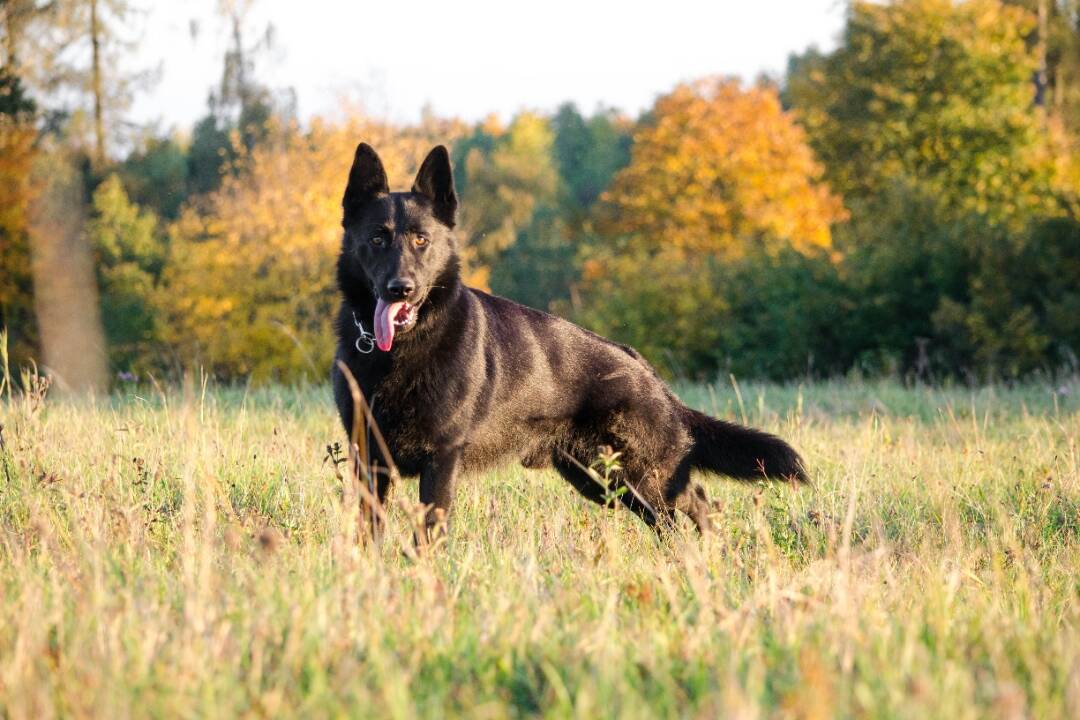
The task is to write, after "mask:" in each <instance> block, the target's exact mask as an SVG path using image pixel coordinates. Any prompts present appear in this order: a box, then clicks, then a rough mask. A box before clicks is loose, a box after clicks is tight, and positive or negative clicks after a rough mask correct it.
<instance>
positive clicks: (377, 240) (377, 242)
mask: <svg viewBox="0 0 1080 720" xmlns="http://www.w3.org/2000/svg"><path fill="white" fill-rule="evenodd" d="M383 242H384V239H383V236H382V235H372V236H371V244H372V245H374V246H375V247H382V244H383Z"/></svg>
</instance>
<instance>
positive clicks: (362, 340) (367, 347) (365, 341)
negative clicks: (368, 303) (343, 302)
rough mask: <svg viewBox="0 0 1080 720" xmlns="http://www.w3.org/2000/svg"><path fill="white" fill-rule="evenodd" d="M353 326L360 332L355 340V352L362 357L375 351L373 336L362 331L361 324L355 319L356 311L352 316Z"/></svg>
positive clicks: (362, 326)
mask: <svg viewBox="0 0 1080 720" xmlns="http://www.w3.org/2000/svg"><path fill="white" fill-rule="evenodd" d="M352 321H353V324H354V325H356V329H357V330H359V331H360V337H358V338H356V343H355V345H356V352H358V353H361V354H363V355H367V354H369V353H370V352H371V351H372V350H374V349H375V336H374V335H372V334H371V333H369V332H368V331H367V330H365V329H364V325H363V323H361V322H360V320H359V318H357V317H356V311H355V310H354V311H353V314H352Z"/></svg>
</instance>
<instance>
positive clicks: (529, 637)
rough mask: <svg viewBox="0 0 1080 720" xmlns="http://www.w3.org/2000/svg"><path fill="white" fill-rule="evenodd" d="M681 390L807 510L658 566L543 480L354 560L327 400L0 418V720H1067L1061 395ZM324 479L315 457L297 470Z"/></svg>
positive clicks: (619, 525)
mask: <svg viewBox="0 0 1080 720" xmlns="http://www.w3.org/2000/svg"><path fill="white" fill-rule="evenodd" d="M740 390H741V393H740V395H739V396H736V394H735V392H734V390H733V389H732V388H731V387H727V386H718V387H716V388H711V389H710V388H705V387H684V388H682V389H681V392H682V394H683V396H684V397H686V398H687V399H688V400H689V401H690V402H691V403H693V404H695V405H697V406H698V407H702V408H704V409H706V410H710V411H712V412H714V413H716V414H719V415H722V416H726V417H731V418H736V419H738V418H739V417H740V415H745V416H746V417H747V420H748V421H750V422H752V423H754V424H758V425H761V426H764V427H766V428H768V429H770V430H773V431H776V432H779V433H781V434H782V435H784V436H785V437H787V438H789V439H790V440H792V441H793V442H794V444H796V445H797V446H798V447H799V448H800V449H801V450H802V451H803V452H804V454H805V455H806V456H807V458H808V460H809V462H810V464H811V466H812V467H813V469H814V476H815V479H816V484H815V486H814V487H813V488H812V489H804V490H793V489H791V488H789V487H787V486H782V485H781V486H775V485H774V486H756V485H742V486H739V485H736V484H734V483H730V482H725V481H720V480H717V481H714V482H709V488H710V490H711V492H712V494H713V496H714V497H715V498H716V500H717V509H716V516H717V517H716V520H717V526H718V528H719V531H718V533H717V534H716V535H715V536H713V537H709V538H704V539H701V538H698V537H697V536H696V535H695V534H694V533H693V532H692V531H691V530H690V529H689V528H688V527H686V528H682V529H681V530H680V531H679V532H678V533H677V534H676V535H675V536H673V537H671V538H670V539H668V540H667V541H666V542H658V540H657V538H656V537H655V536H654V535H653V533H652V532H651V531H649V530H648V529H647V528H645V527H644V526H642V525H641V524H640V523H639V521H637V520H636V519H635V518H633V517H632V516H630V515H629V514H628V513H625V512H618V511H605V510H602V509H599V508H597V507H595V506H593V505H591V504H588V503H586V502H585V501H583V500H581V499H579V498H578V497H577V496H576V495H575V494H574V492H573V491H572V490H571V489H570V488H569V487H568V486H566V485H565V484H564V483H563V482H562V481H560V480H559V479H557V478H556V477H555V476H554V475H552V474H551V473H527V472H525V471H523V470H521V469H518V468H506V469H504V470H501V471H498V472H493V473H490V474H488V475H486V476H484V477H480V478H474V479H471V480H466V481H463V482H462V484H461V486H460V489H459V492H458V496H457V505H456V507H455V516H454V520H453V523H452V526H451V529H450V534H449V538H448V542H447V543H446V545H445V546H444V547H443V548H441V549H440V550H439V551H438V552H434V553H430V554H427V555H422V556H416V555H415V553H412V552H411V549H412V529H411V528H412V525H411V522H410V519H409V517H408V512H409V511H410V510H411V509H412V507H413V503H412V501H413V499H414V498H415V496H416V485H415V482H408V481H407V482H405V483H403V484H402V485H401V486H400V487H399V488H398V489H397V491H396V493H395V498H396V501H395V503H394V504H392V506H391V509H390V523H389V528H388V532H387V536H386V538H385V539H384V542H383V543H382V545H381V546H380V547H377V548H376V547H372V546H371V545H370V544H368V545H360V544H358V543H357V542H356V522H355V521H356V516H355V510H354V508H352V503H351V502H350V503H349V505H348V506H345V505H343V503H342V501H341V498H342V484H341V481H340V480H339V477H338V473H337V472H336V471H335V467H336V466H335V462H334V458H335V457H338V458H339V457H340V454H337V453H334V452H330V453H328V452H327V445H328V444H331V445H332V444H333V443H334V442H337V441H340V440H342V439H343V438H341V433H340V432H339V428H338V424H337V420H336V418H335V416H334V411H333V409H332V403H331V401H330V398H329V393H328V390H327V389H325V388H308V389H282V388H279V389H271V390H263V391H251V392H248V391H245V390H237V389H221V388H213V387H208V386H206V385H205V384H197V383H196V384H191V385H188V386H186V387H185V388H180V389H175V390H169V391H166V392H164V393H162V392H158V391H151V390H148V389H146V390H143V389H140V390H134V391H128V392H125V393H122V394H120V395H117V396H114V397H112V398H110V399H108V400H101V401H97V402H91V401H85V402H77V401H70V400H69V401H63V402H61V401H55V400H53V399H51V398H47V399H45V400H44V401H41V399H40V398H37V397H32V396H31V395H32V394H31V395H26V394H24V395H22V396H20V395H19V394H18V393H15V394H14V395H13V397H12V398H11V399H10V400H9V399H7V397H6V396H5V399H4V400H3V404H2V409H0V423H2V424H3V430H2V438H3V446H2V449H0V466H2V473H0V586H2V597H3V600H2V602H0V715H2V716H5V717H12V718H25V717H34V718H39V717H45V718H47V717H56V716H70V717H86V716H95V717H131V716H187V717H192V716H197V717H234V716H252V717H259V716H275V717H280V716H303V717H321V716H354V717H403V718H410V717H444V716H446V715H457V716H468V717H506V716H518V715H528V714H541V715H545V716H553V717H588V718H592V717H598V716H599V717H616V716H617V717H642V718H645V717H650V718H651V717H688V716H689V717H716V716H720V715H725V716H736V717H772V716H777V717H796V718H828V717H901V718H904V717H912V718H915V717H927V716H936V717H950V718H953V719H955V720H960V719H961V718H971V717H1002V718H1015V717H1049V718H1052V717H1068V716H1073V717H1076V716H1077V715H1078V714H1080V603H1078V592H1080V572H1078V571H1080V553H1078V549H1080V548H1078V540H1080V456H1078V448H1077V438H1078V436H1080V414H1078V409H1080V382H1075V381H1074V382H1070V383H1066V384H1065V385H1063V386H1061V387H1049V386H1042V385H1034V384H1033V385H1029V386H1024V387H1015V388H1011V389H1010V388H1004V387H990V388H984V389H980V390H977V391H970V390H967V389H951V390H933V389H926V388H915V389H905V388H902V387H900V386H898V385H895V384H890V383H860V382H850V383H828V384H818V385H811V386H807V387H804V388H800V387H796V386H783V387H781V386H766V385H762V386H746V387H742V388H740ZM331 449H332V448H331Z"/></svg>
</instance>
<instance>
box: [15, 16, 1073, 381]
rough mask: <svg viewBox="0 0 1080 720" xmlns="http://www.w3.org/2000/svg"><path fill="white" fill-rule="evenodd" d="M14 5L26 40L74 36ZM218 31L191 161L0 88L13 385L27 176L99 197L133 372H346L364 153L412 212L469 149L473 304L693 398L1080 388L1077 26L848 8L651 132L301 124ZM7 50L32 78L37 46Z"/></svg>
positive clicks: (28, 336)
mask: <svg viewBox="0 0 1080 720" xmlns="http://www.w3.org/2000/svg"><path fill="white" fill-rule="evenodd" d="M85 2H91V3H92V2H93V0H85ZM58 4H59V5H63V3H51V4H50V6H52V7H55V6H56V5H58ZM75 4H78V3H75ZM17 5H18V3H11V2H9V3H7V5H5V7H6V8H8V9H7V10H5V13H6V14H5V15H4V16H3V17H4V20H5V32H6V35H5V37H6V38H8V39H10V38H12V37H13V30H12V28H16V29H18V27H23V28H29V27H33V26H34V25H33V24H34V23H37V27H38V30H37V32H43V30H42V29H41V28H45V29H48V28H52V30H51V31H50V33H51V34H50V35H49V37H52V36H54V35H56V34H57V33H58V32H59V31H58V30H57V29H56V28H57V27H58V26H59V27H61V28H63V27H64V26H63V25H62V24H61V23H62V21H63V22H69V20H63V19H62V18H59V17H58V16H48V15H41V14H39V15H35V14H34V13H33V12H30V10H27V12H26V13H24V14H23V15H19V16H14V15H12V14H11V12H10V8H11V7H14V6H17ZM120 5H121V4H120V3H119V1H118V0H115V5H111V7H113V8H114V10H115V8H116V7H119V6H120ZM26 6H27V7H30V6H33V7H32V8H31V9H34V8H37V5H36V4H35V3H27V4H26ZM223 7H224V8H225V10H226V12H225V20H226V21H227V23H228V24H229V27H230V29H231V32H232V38H233V42H232V47H231V49H230V51H229V53H228V54H227V55H226V57H225V59H224V71H223V76H222V80H221V82H220V84H219V85H218V86H217V87H216V88H215V90H214V91H213V92H212V93H211V95H210V98H209V103H208V110H207V114H206V117H205V119H204V120H203V121H201V122H200V123H198V124H197V125H196V127H195V128H194V129H193V130H192V132H191V133H190V135H189V136H168V137H159V136H155V135H154V134H152V133H151V134H148V133H145V132H142V133H136V134H131V133H129V134H128V136H127V137H126V138H122V139H120V140H117V139H115V138H114V137H113V136H110V135H109V132H110V129H113V130H115V129H116V128H117V127H119V124H118V123H114V124H112V125H110V124H109V123H108V122H107V121H108V118H109V117H110V113H109V112H97V111H96V110H95V109H102V108H105V109H108V108H110V107H111V108H112V109H113V112H112V113H111V116H112V117H119V116H121V115H122V113H121V112H120V110H121V109H122V108H121V106H119V105H115V104H114V105H110V104H109V103H110V102H112V101H111V100H110V99H109V98H110V97H113V96H110V95H109V93H108V92H105V91H103V90H102V88H106V89H107V87H108V80H109V78H108V76H107V74H105V75H102V74H101V73H99V74H98V83H97V89H98V91H100V92H98V93H97V94H95V92H93V88H94V84H93V83H90V84H89V85H88V87H90V91H89V92H87V93H85V94H84V96H83V97H84V98H86V100H85V102H84V104H83V107H82V108H81V109H80V108H79V107H78V106H76V107H74V109H72V108H64V109H63V111H62V112H61V111H58V110H57V109H56V107H52V106H50V105H49V103H50V101H51V100H52V99H54V98H55V97H56V96H55V95H53V94H52V93H51V91H50V90H49V88H48V87H47V86H46V84H44V83H42V82H41V81H40V78H39V77H37V76H35V73H33V72H30V70H29V69H23V70H20V68H28V67H35V68H36V67H37V66H38V64H41V63H44V60H41V59H40V58H39V62H38V64H34V65H32V66H31V65H28V64H16V63H11V62H8V63H6V64H5V71H4V73H3V75H2V83H3V84H2V86H0V147H2V149H3V156H2V157H3V160H2V162H0V195H2V196H3V197H0V241H2V242H3V245H2V246H0V261H2V263H3V264H2V267H3V273H2V274H0V313H2V317H0V324H3V325H5V326H6V327H7V328H8V331H9V333H10V334H11V340H10V343H11V345H12V350H13V352H14V354H15V357H16V362H25V361H26V360H27V359H28V358H31V357H41V354H40V353H41V351H42V349H41V345H42V343H41V341H40V337H41V333H40V332H39V331H40V330H41V328H40V327H39V325H40V323H41V322H42V320H43V318H42V317H41V313H40V312H36V311H35V298H34V293H35V289H36V288H38V287H39V283H40V278H39V277H38V276H37V275H40V271H38V273H37V275H35V272H34V271H32V266H33V262H32V260H33V258H34V255H35V251H36V243H40V242H45V240H44V239H43V238H46V237H47V235H44V234H42V233H41V232H40V228H38V225H39V224H40V218H38V219H37V220H35V218H36V217H37V215H40V213H35V212H34V208H35V203H36V204H38V205H40V204H42V203H41V197H40V196H41V194H42V193H47V192H48V191H49V190H48V188H49V185H48V183H45V185H44V188H45V189H42V188H43V185H42V183H40V182H36V181H35V180H34V178H35V172H37V173H38V174H40V168H42V167H45V166H46V164H45V159H46V158H49V161H50V162H53V163H54V164H55V163H56V162H57V160H56V158H57V157H61V158H63V159H64V161H65V162H67V163H68V165H69V166H71V167H74V168H75V169H76V170H77V173H78V176H79V177H81V178H82V184H83V187H84V188H85V198H86V205H87V207H86V209H85V213H84V214H83V216H84V222H83V225H82V227H83V228H84V232H83V233H82V237H83V238H84V239H85V242H86V244H87V247H88V249H89V251H90V253H91V255H92V260H93V262H92V267H93V274H94V278H93V280H94V283H95V285H96V287H97V290H98V293H99V295H100V297H99V299H97V300H95V303H96V304H97V306H98V307H99V308H100V317H101V320H102V324H103V327H104V337H105V345H106V347H107V350H108V366H109V368H110V371H111V374H112V375H113V376H114V377H124V378H130V377H133V376H146V375H147V374H155V375H163V376H167V377H168V376H174V375H176V374H178V373H180V372H183V371H184V370H185V369H190V368H194V367H203V368H206V369H208V370H210V371H211V372H213V373H214V374H216V375H217V376H219V377H222V378H227V379H239V378H244V377H251V378H253V379H255V380H268V379H275V380H286V381H289V380H295V379H300V378H304V377H314V378H319V377H322V376H323V375H325V371H326V368H327V367H328V364H329V359H330V353H331V351H332V346H333V342H332V337H331V328H330V318H331V317H332V315H333V308H334V305H335V302H336V293H335V290H334V286H333V283H334V275H333V262H334V257H335V254H336V251H337V248H338V245H339V242H340V198H341V193H342V187H343V182H344V178H345V176H346V173H347V169H348V163H349V161H350V159H351V156H352V150H353V148H354V147H355V145H356V143H357V142H358V141H359V140H365V141H367V142H369V143H371V144H372V145H374V146H375V147H376V148H377V149H378V150H379V152H380V155H381V156H382V157H383V159H384V161H385V162H386V164H387V169H388V171H389V173H390V175H391V179H392V182H394V183H396V185H397V186H398V187H406V186H407V183H408V182H409V180H410V178H411V176H412V174H413V173H414V172H415V170H416V168H417V166H418V163H419V161H420V160H421V159H422V157H423V155H424V153H425V152H426V151H427V150H428V149H429V148H430V146H431V145H433V144H436V143H446V144H448V145H450V147H451V148H452V154H453V160H454V165H455V171H456V177H457V181H458V189H459V193H460V195H461V197H462V200H463V210H462V216H461V222H460V228H459V235H460V237H461V239H462V241H463V243H464V247H465V248H466V251H465V252H466V275H467V278H468V281H469V282H471V283H472V284H474V285H477V286H481V287H486V288H490V289H491V290H493V291H495V292H498V293H500V294H504V295H507V296H509V297H512V298H515V299H517V300H519V301H521V302H525V303H527V304H530V305H533V306H536V307H540V308H544V309H549V310H552V311H554V312H558V313H560V314H563V315H565V316H568V317H571V318H572V319H575V320H577V321H579V322H581V323H583V324H585V325H586V326H588V327H591V328H593V329H595V330H597V331H598V332H601V333H604V334H607V335H609V336H611V337H613V338H616V339H618V340H621V341H625V342H629V343H631V344H633V345H635V346H636V347H637V348H638V349H639V350H641V351H642V352H643V353H644V354H645V355H646V356H647V357H649V359H650V360H652V361H653V362H654V363H656V364H657V365H658V366H659V367H660V368H661V369H662V370H663V371H665V372H667V373H669V374H672V375H679V376H684V377H705V378H711V377H715V376H716V375H717V374H719V373H728V372H732V373H735V374H736V375H738V376H740V377H770V378H791V377H801V376H822V375H835V374H841V373H846V372H849V371H851V370H853V369H857V370H860V371H863V372H867V373H873V374H878V373H897V374H903V375H906V376H909V377H919V378H923V379H942V378H945V377H950V376H951V377H962V378H965V379H972V380H979V379H988V378H1009V377H1016V376H1021V375H1025V374H1029V373H1032V372H1044V373H1053V372H1057V371H1062V370H1064V371H1075V370H1076V369H1077V357H1076V353H1078V352H1080V203H1078V201H1077V198H1078V195H1077V189H1078V188H1080V161H1078V158H1080V155H1078V150H1080V147H1078V138H1080V16H1078V13H1080V5H1078V4H1077V2H1076V1H1075V0H1065V1H1059V2H1051V1H1050V0H1030V1H1025V2H1000V1H999V0H963V1H960V2H957V1H954V0H895V1H894V2H889V3H884V4H882V3H868V2H865V3H864V2H855V3H853V4H852V5H851V6H850V8H849V12H848V19H847V23H846V26H845V29H844V32H843V35H842V37H841V38H840V43H839V46H838V47H837V49H836V50H834V51H832V52H830V53H827V54H825V53H820V52H817V51H813V50H812V51H808V52H807V53H805V54H803V55H801V56H797V57H793V58H792V59H791V61H790V63H789V67H788V70H787V72H786V74H785V76H784V77H783V78H779V79H775V80H762V81H760V82H759V83H757V84H755V85H754V86H750V87H748V86H744V85H743V84H740V83H738V82H735V81H732V80H725V79H704V80H701V81H697V82H693V83H687V84H683V85H680V86H678V87H676V88H674V89H672V90H671V91H670V92H667V93H666V94H664V95H662V96H661V97H659V98H658V99H657V101H656V103H655V104H654V106H653V107H652V108H650V109H649V110H648V111H647V112H646V113H644V114H643V115H642V116H641V117H639V118H636V119H632V118H628V117H626V116H624V115H621V114H619V113H617V112H615V111H610V110H604V109H599V110H596V111H594V112H592V113H582V112H581V111H580V110H579V109H578V108H575V107H574V106H573V105H565V106H563V107H561V108H559V109H558V110H557V111H555V112H554V113H552V114H540V113H529V112H523V113H520V114H518V115H517V116H515V117H514V118H512V119H511V120H510V121H509V122H506V123H503V122H500V121H499V120H498V119H496V118H490V119H488V120H485V121H484V122H481V123H476V124H471V123H464V122H460V121H457V120H453V119H440V118H436V117H432V116H430V115H428V116H425V117H424V119H423V120H422V121H421V122H419V123H417V124H415V125H409V126H402V125H395V124H391V123H386V122H382V121H379V120H377V119H374V118H371V117H367V116H364V115H363V114H362V113H355V114H354V115H353V117H352V118H351V119H349V120H348V121H345V122H341V123H330V122H325V121H320V120H314V121H312V122H310V123H306V124H300V123H298V122H297V121H296V118H295V113H294V110H293V107H294V106H295V102H294V100H293V98H292V94H291V92H290V91H288V90H287V89H276V88H270V87H267V86H266V85H264V84H262V83H260V81H259V80H258V77H259V73H258V72H257V65H258V62H257V61H258V57H259V53H260V51H261V49H263V48H265V47H266V45H267V43H268V42H269V41H270V39H272V35H271V34H270V33H266V32H264V33H257V34H255V36H257V38H258V40H257V41H256V42H248V40H247V38H248V37H249V36H252V35H253V33H252V32H251V29H250V28H247V27H246V25H245V15H244V14H243V12H241V11H240V10H239V9H237V8H236V7H234V6H230V5H228V4H227V3H226V4H224V5H223ZM41 12H42V13H44V12H46V11H41ZM13 17H17V18H18V22H19V23H22V25H18V24H16V25H12V18H13ZM111 17H112V18H113V21H114V22H120V21H122V19H123V17H124V16H123V15H122V14H121V13H117V14H114V15H112V16H111ZM39 45H41V46H44V43H40V44H39ZM6 47H8V50H7V53H8V54H7V55H6V56H5V57H6V58H11V57H16V55H15V51H16V50H17V49H18V48H19V47H20V45H19V43H9V46H6ZM23 47H25V43H24V45H23ZM13 48H14V49H13ZM36 51H37V52H45V50H42V49H41V48H40V47H39V48H36ZM24 56H25V55H24ZM58 57H60V56H58ZM53 64H54V65H55V64H56V63H55V62H53ZM93 75H94V73H93V72H92V69H91V72H90V73H89V76H90V77H93ZM121 81H122V82H121ZM129 81H130V78H126V79H125V78H120V79H119V80H117V82H118V83H120V84H128V83H129ZM65 97H70V94H69V95H66V96H65ZM95 97H97V98H98V99H97V100H95V99H94V98H95ZM80 118H83V119H82V120H81V119H80ZM86 118H98V119H101V122H96V121H95V122H87V121H85V119H86ZM124 148H127V149H124ZM118 156H122V157H118ZM35 169H37V170H35ZM35 194H36V196H35ZM38 304H39V305H40V304H41V303H40V302H39V303H38ZM45 354H46V355H47V353H45Z"/></svg>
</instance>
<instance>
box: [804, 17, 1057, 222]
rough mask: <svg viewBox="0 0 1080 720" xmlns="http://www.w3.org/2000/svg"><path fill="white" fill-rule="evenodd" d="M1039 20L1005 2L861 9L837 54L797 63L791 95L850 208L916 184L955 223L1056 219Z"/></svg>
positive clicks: (809, 57) (807, 57) (810, 56)
mask: <svg viewBox="0 0 1080 720" xmlns="http://www.w3.org/2000/svg"><path fill="white" fill-rule="evenodd" d="M1034 24H1035V18H1034V17H1033V16H1032V15H1031V14H1030V13H1028V12H1026V11H1025V10H1023V9H1022V8H1020V7H1015V6H1007V5H1004V4H1002V3H1001V2H999V0H962V1H960V2H957V1H955V0H895V1H894V2H888V3H871V2H861V1H860V2H855V3H854V4H853V5H852V6H851V10H850V12H849V16H848V21H847V25H846V27H845V30H844V34H843V37H842V41H841V44H840V46H839V47H838V48H837V49H836V50H835V51H834V52H832V53H829V54H826V55H822V54H819V53H809V54H807V55H804V56H803V57H801V58H795V59H793V61H792V63H791V67H790V69H789V74H788V78H787V85H786V90H785V98H786V100H787V102H788V103H789V104H790V105H791V106H792V107H793V108H794V109H795V111H796V112H797V113H798V116H799V118H800V119H801V122H802V124H803V125H804V126H805V127H806V129H807V134H808V137H809V139H810V144H811V146H812V147H813V148H814V150H815V152H816V153H817V154H818V157H820V158H821V160H822V162H823V163H824V164H825V167H826V168H827V175H826V177H827V179H828V181H829V182H830V184H831V185H832V186H833V188H834V189H835V190H837V191H839V192H840V193H842V194H843V195H844V197H845V199H846V200H847V201H849V203H860V202H872V201H873V200H874V199H875V198H876V197H878V196H880V195H881V194H882V193H884V192H887V191H888V190H889V188H890V187H895V186H897V185H908V186H911V187H915V188H918V189H919V191H920V192H921V193H922V194H923V195H924V196H926V197H931V198H935V199H936V200H937V201H938V202H940V203H941V204H942V205H943V207H944V208H946V210H947V211H948V212H950V213H951V214H953V215H954V216H957V215H959V214H963V213H970V212H973V213H978V214H981V215H986V216H988V217H990V218H992V219H994V220H997V221H1022V220H1023V219H1024V218H1027V217H1030V216H1032V215H1038V214H1041V213H1045V212H1053V211H1054V208H1055V207H1056V206H1057V199H1056V198H1055V196H1054V192H1053V190H1054V187H1055V173H1056V168H1055V162H1054V153H1053V151H1052V148H1051V147H1050V145H1049V143H1048V137H1047V133H1046V130H1045V123H1044V116H1043V113H1042V110H1041V109H1039V108H1037V107H1035V104H1034V103H1035V85H1034V83H1033V82H1032V78H1033V77H1034V76H1035V73H1036V70H1037V67H1038V63H1037V58H1036V55H1035V53H1034V51H1033V49H1032V48H1030V47H1029V46H1028V45H1027V43H1026V38H1027V37H1028V35H1029V34H1030V32H1031V31H1032V30H1033V29H1034V26H1035V25H1034Z"/></svg>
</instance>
